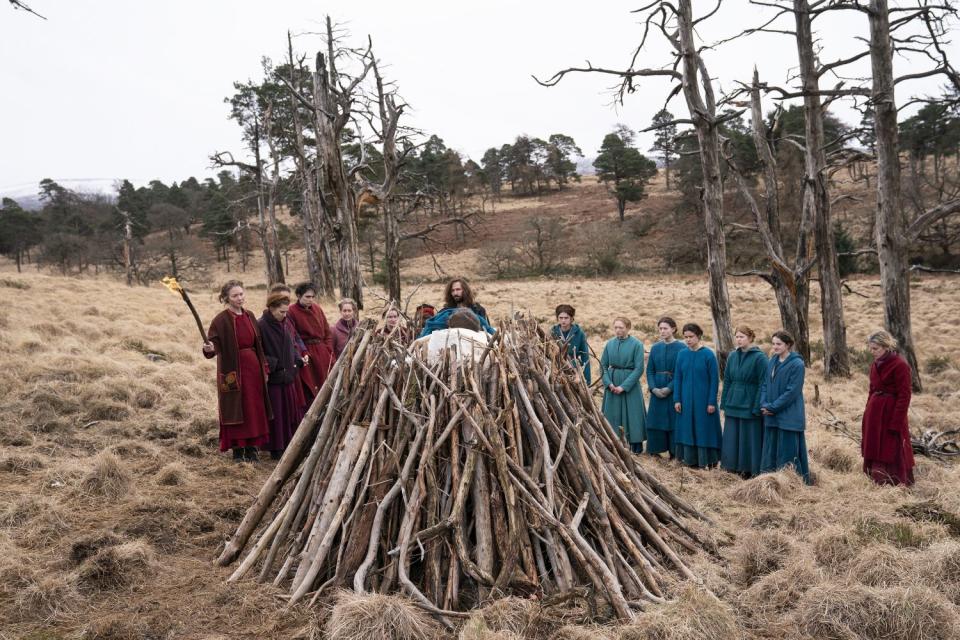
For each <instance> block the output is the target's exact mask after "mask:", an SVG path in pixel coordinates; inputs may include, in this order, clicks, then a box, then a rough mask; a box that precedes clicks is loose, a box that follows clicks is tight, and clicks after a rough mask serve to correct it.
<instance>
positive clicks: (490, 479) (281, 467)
mask: <svg viewBox="0 0 960 640" xmlns="http://www.w3.org/2000/svg"><path fill="white" fill-rule="evenodd" d="M560 351H561V350H560V348H559V347H558V345H557V344H556V343H554V342H553V341H550V340H547V339H545V337H544V334H543V333H542V332H541V331H540V330H539V328H538V327H537V325H536V323H535V322H533V321H531V320H526V319H520V318H518V319H515V320H512V321H509V322H507V323H505V324H503V325H501V327H500V329H499V331H498V332H497V333H496V335H494V336H492V337H490V339H489V341H488V342H487V343H486V344H483V345H480V346H479V348H478V349H477V351H476V352H475V353H474V354H472V355H471V354H468V353H461V354H456V353H455V352H454V349H449V350H447V351H446V352H445V353H444V355H443V356H442V358H441V359H440V361H439V362H436V363H434V364H430V363H428V361H427V360H426V359H425V357H423V356H421V355H419V354H418V352H417V347H416V345H415V346H414V347H413V348H412V349H410V350H407V349H406V348H404V347H403V346H402V345H400V344H399V343H398V342H396V341H394V340H392V339H390V338H389V337H383V336H378V335H376V333H375V331H374V327H373V326H372V325H365V326H363V327H362V328H361V329H360V330H358V331H357V333H356V334H355V335H354V337H353V339H352V341H351V342H350V345H349V346H348V348H347V350H346V351H345V353H344V355H343V356H342V357H341V358H340V359H339V360H338V361H337V364H336V365H335V367H334V369H333V370H332V372H331V374H330V376H329V378H328V379H327V381H326V383H325V384H324V386H323V388H322V390H321V391H320V393H319V395H318V397H317V399H316V400H315V401H314V403H313V405H312V406H311V408H310V411H309V412H308V414H307V416H306V417H305V418H304V421H303V423H302V424H301V425H300V428H299V429H298V431H297V433H296V435H295V437H294V440H293V442H292V443H291V444H290V446H289V447H288V449H287V451H286V453H285V454H284V456H283V458H282V459H281V461H280V462H279V463H278V465H277V467H276V469H275V470H274V472H273V474H272V475H271V477H270V478H269V479H268V480H267V482H266V484H265V485H264V486H263V488H262V490H261V491H260V494H259V496H258V497H257V499H256V500H255V502H254V504H253V505H252V506H251V507H250V509H249V511H248V512H247V514H246V516H245V517H244V519H243V521H242V523H241V524H240V526H239V528H238V530H237V532H236V533H235V535H234V536H233V538H232V540H231V541H230V542H229V543H228V545H227V546H226V548H225V549H224V551H223V553H222V555H221V556H220V558H219V563H220V564H221V565H226V564H229V563H230V562H232V561H233V560H235V559H236V558H237V557H238V556H239V555H240V553H241V552H242V551H243V549H244V548H247V547H248V543H250V545H249V549H248V551H247V552H246V555H245V556H244V558H243V560H242V561H241V563H240V564H239V566H238V567H237V569H236V571H235V572H234V573H233V575H232V576H231V577H230V580H231V581H233V580H238V579H240V578H242V577H243V576H245V575H248V574H251V573H252V572H256V573H257V575H258V577H259V579H260V580H271V581H272V582H273V583H274V584H275V585H282V586H285V587H287V588H289V592H290V596H289V602H290V604H293V603H296V602H298V601H301V600H303V599H305V598H306V597H308V596H311V597H312V598H313V600H315V599H316V598H317V597H318V596H319V595H320V594H321V593H324V592H326V591H328V590H329V589H331V588H341V587H346V588H352V589H353V590H355V591H356V592H358V593H364V592H378V593H394V592H403V593H405V594H406V595H408V596H409V597H410V598H412V599H413V600H414V602H416V603H417V604H419V605H420V606H422V607H423V608H424V609H426V610H428V611H430V612H431V613H432V614H434V615H435V616H437V617H438V618H439V619H440V620H441V621H443V622H444V623H445V624H448V625H450V624H451V622H450V619H451V618H455V617H465V616H466V614H464V613H463V612H464V611H467V610H469V609H471V608H473V607H475V606H477V605H479V604H481V603H483V602H485V601H487V600H490V599H491V598H495V597H499V596H501V595H510V594H513V595H521V596H528V597H530V596H535V597H538V598H544V599H551V600H555V599H561V600H562V599H564V598H570V597H574V596H579V597H584V598H587V599H588V600H590V601H591V603H592V605H591V606H596V605H606V606H609V608H610V610H611V611H612V613H613V614H614V615H616V617H618V618H619V619H632V618H633V617H634V612H635V611H636V610H639V609H642V608H643V607H644V606H645V605H646V604H648V603H651V602H662V601H663V600H664V583H665V579H666V578H667V577H668V575H669V574H671V573H672V574H673V575H674V576H680V577H683V578H689V579H693V580H697V579H696V577H695V576H694V575H693V573H692V572H691V570H690V569H689V568H688V567H687V566H686V564H685V563H684V561H683V559H682V558H681V556H680V554H678V552H677V551H678V550H679V549H680V548H681V547H682V548H685V549H686V550H689V551H690V552H695V551H696V550H697V549H701V548H708V546H709V545H708V543H706V542H705V541H704V540H702V539H700V538H699V537H698V536H697V534H696V533H695V531H694V530H693V529H692V528H691V526H690V524H691V522H690V520H691V519H692V518H703V516H701V515H700V514H699V513H697V512H696V511H695V510H694V509H693V508H692V507H691V506H689V505H688V504H686V503H685V502H684V501H682V500H681V499H679V498H678V497H677V496H675V495H674V494H673V493H671V492H670V491H669V490H668V489H667V488H666V487H664V486H663V485H662V484H660V483H659V482H658V481H657V480H656V479H655V478H654V477H653V476H651V475H650V474H649V473H647V472H646V471H645V470H644V469H643V468H642V467H641V466H640V464H639V463H638V462H637V460H636V458H635V457H633V456H632V455H631V454H630V452H629V450H628V448H627V447H626V446H625V444H624V443H623V442H622V441H621V440H619V439H618V438H617V437H616V435H615V434H614V432H613V430H611V428H610V426H609V424H608V423H607V422H606V421H605V420H604V418H603V416H602V414H601V413H600V412H599V411H598V410H597V408H596V406H595V405H594V403H593V402H592V400H591V397H590V393H589V390H588V388H587V386H586V384H585V383H584V380H583V377H582V375H580V373H579V371H577V370H575V369H573V368H572V367H571V365H570V364H569V362H568V361H567V359H566V357H565V356H564V355H563V354H561V352H560ZM255 532H256V536H254V533H255ZM251 540H252V542H251ZM311 602H312V600H311Z"/></svg>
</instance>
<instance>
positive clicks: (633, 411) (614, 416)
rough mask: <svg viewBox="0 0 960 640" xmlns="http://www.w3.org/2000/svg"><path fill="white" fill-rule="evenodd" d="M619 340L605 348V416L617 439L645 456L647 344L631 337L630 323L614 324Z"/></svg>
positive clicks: (618, 319) (617, 322) (615, 339)
mask: <svg viewBox="0 0 960 640" xmlns="http://www.w3.org/2000/svg"><path fill="white" fill-rule="evenodd" d="M613 331H614V333H615V334H616V337H614V338H611V339H610V341H609V342H607V344H606V346H604V348H603V356H602V357H601V358H600V368H601V369H602V371H603V389H604V391H603V415H604V417H605V418H606V419H607V422H609V423H610V426H611V427H613V430H614V432H615V433H616V434H617V437H622V436H624V435H625V436H626V437H627V441H628V442H630V449H631V450H632V451H633V452H634V453H643V441H644V440H646V439H647V426H646V423H647V416H646V414H647V412H646V410H645V409H644V407H643V389H642V388H641V387H640V376H641V375H642V374H643V343H642V342H640V341H639V340H637V339H636V338H634V337H633V336H631V335H630V334H629V331H630V321H629V320H627V319H626V318H617V319H616V320H614V321H613Z"/></svg>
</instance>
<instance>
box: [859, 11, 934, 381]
mask: <svg viewBox="0 0 960 640" xmlns="http://www.w3.org/2000/svg"><path fill="white" fill-rule="evenodd" d="M868 15H869V20H870V66H871V69H872V72H873V88H872V95H871V104H872V106H873V109H874V131H875V132H876V158H877V180H876V182H877V217H876V220H877V223H876V234H877V258H878V260H879V262H880V287H881V290H882V291H883V317H884V324H885V325H886V327H887V330H888V331H889V332H890V333H891V334H892V335H893V337H894V338H896V340H897V342H898V343H899V344H900V353H901V354H902V355H903V357H904V358H905V359H906V360H907V362H909V363H910V369H911V370H912V379H913V390H914V391H916V392H918V393H919V392H920V391H922V389H923V386H922V384H921V381H920V372H919V368H918V366H917V354H916V351H915V350H914V346H913V330H912V328H911V323H910V274H909V272H908V271H907V242H906V229H907V219H906V216H905V213H904V211H903V206H902V203H901V202H900V157H899V154H898V150H899V146H898V130H897V103H896V98H895V95H894V83H893V47H892V44H891V42H890V16H889V7H888V6H887V0H871V2H870V12H869V14H868Z"/></svg>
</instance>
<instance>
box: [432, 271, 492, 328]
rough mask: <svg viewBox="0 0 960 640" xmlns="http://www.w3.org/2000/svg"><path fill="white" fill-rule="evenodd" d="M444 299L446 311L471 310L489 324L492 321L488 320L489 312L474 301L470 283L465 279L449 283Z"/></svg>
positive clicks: (456, 279)
mask: <svg viewBox="0 0 960 640" xmlns="http://www.w3.org/2000/svg"><path fill="white" fill-rule="evenodd" d="M443 297H444V305H443V308H444V309H456V308H461V309H470V311H473V312H474V313H475V314H476V315H477V317H480V318H483V319H484V320H486V321H487V322H489V321H490V320H489V318H487V310H486V309H484V308H483V306H482V305H479V304H477V303H476V301H474V299H473V291H472V290H471V289H470V283H468V282H467V281H466V280H464V279H463V278H454V279H453V280H451V281H450V282H448V283H447V288H446V289H445V290H444V292H443Z"/></svg>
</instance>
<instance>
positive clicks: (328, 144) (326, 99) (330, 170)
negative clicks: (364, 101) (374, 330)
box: [313, 19, 363, 309]
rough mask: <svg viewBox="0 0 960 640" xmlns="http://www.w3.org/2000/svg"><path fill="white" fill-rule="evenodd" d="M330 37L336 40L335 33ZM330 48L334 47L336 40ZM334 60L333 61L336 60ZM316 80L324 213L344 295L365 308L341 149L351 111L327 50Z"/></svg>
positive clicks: (319, 57)
mask: <svg viewBox="0 0 960 640" xmlns="http://www.w3.org/2000/svg"><path fill="white" fill-rule="evenodd" d="M328 23H329V19H328ZM330 37H331V40H332V35H331V36H330ZM330 47H331V48H332V47H333V44H332V41H331V44H330ZM330 62H331V64H333V60H331V61H330ZM313 79H314V91H313V94H314V106H315V109H316V111H315V122H316V133H317V155H318V156H319V157H318V158H317V160H318V162H319V165H320V180H319V187H320V201H321V205H322V208H323V210H324V214H325V215H326V216H327V218H328V220H331V221H332V222H333V223H334V224H333V231H334V237H335V239H336V241H337V279H338V280H339V282H340V295H341V296H342V297H344V298H352V299H353V300H354V301H356V303H357V308H358V309H363V288H362V282H363V279H362V276H361V274H360V249H359V246H358V243H357V219H356V210H357V207H356V202H355V198H354V193H353V190H352V189H351V188H350V185H349V183H348V181H347V175H346V172H345V171H344V168H343V158H342V155H341V151H340V134H341V132H342V131H343V126H340V122H341V121H342V120H343V116H344V115H347V114H340V108H339V106H338V105H337V101H336V96H335V95H334V94H333V89H332V88H331V86H330V78H329V76H328V70H327V60H326V58H325V57H324V55H323V53H317V62H316V71H315V72H314V74H313ZM334 114H339V115H337V116H335V115H334Z"/></svg>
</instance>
